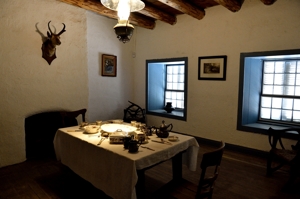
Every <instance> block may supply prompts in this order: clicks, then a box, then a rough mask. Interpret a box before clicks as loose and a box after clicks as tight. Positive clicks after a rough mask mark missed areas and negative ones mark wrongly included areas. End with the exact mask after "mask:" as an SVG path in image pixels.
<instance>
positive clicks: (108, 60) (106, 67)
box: [101, 54, 117, 77]
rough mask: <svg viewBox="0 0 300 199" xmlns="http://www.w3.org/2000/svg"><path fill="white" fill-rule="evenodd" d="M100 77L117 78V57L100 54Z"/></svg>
mask: <svg viewBox="0 0 300 199" xmlns="http://www.w3.org/2000/svg"><path fill="white" fill-rule="evenodd" d="M101 75H102V76H109V77H116V76H117V56H114V55H105V54H102V72H101Z"/></svg>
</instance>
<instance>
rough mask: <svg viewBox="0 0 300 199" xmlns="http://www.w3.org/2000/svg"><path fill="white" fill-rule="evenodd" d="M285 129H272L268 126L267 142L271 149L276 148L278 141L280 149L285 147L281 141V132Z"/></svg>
mask: <svg viewBox="0 0 300 199" xmlns="http://www.w3.org/2000/svg"><path fill="white" fill-rule="evenodd" d="M285 131H286V130H274V129H273V128H272V127H270V128H269V130H268V138H269V144H270V146H271V148H272V149H276V148H277V143H278V142H279V144H280V147H281V149H285V148H284V146H283V144H282V141H281V136H282V133H284V132H285Z"/></svg>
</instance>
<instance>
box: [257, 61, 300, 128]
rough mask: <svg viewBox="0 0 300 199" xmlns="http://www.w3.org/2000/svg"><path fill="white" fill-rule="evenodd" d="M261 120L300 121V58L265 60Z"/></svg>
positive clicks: (296, 122) (297, 122)
mask: <svg viewBox="0 0 300 199" xmlns="http://www.w3.org/2000/svg"><path fill="white" fill-rule="evenodd" d="M260 119H261V120H275V121H278V122H286V123H295V124H299V122H300V59H298V60H289V59H283V60H278V61H276V60H275V61H264V62H263V83H262V95H261V106H260Z"/></svg>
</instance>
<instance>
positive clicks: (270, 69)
mask: <svg viewBox="0 0 300 199" xmlns="http://www.w3.org/2000/svg"><path fill="white" fill-rule="evenodd" d="M299 70H300V69H299ZM264 72H265V73H274V62H273V61H266V62H265V63H264Z"/></svg>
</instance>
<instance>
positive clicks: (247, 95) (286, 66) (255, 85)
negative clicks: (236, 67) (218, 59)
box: [237, 49, 300, 138]
mask: <svg viewBox="0 0 300 199" xmlns="http://www.w3.org/2000/svg"><path fill="white" fill-rule="evenodd" d="M299 58H300V49H296V50H283V51H268V52H254V53H241V56H240V80H239V81H240V84H239V101H238V102H239V105H238V120H237V130H242V131H248V132H255V133H264V134H266V133H267V131H266V130H267V129H268V128H269V127H275V128H285V127H297V126H298V125H299V122H298V120H297V119H296V120H294V121H293V119H292V118H290V119H288V118H289V117H288V115H290V113H291V112H292V113H293V111H294V112H297V111H298V108H291V105H290V104H289V103H286V102H288V101H289V100H287V101H285V100H286V99H293V100H298V96H296V97H295V95H294V94H295V92H293V93H294V94H293V95H291V90H293V91H295V90H296V88H297V89H298V83H297V77H298V75H297V70H298V69H297V67H298V65H297V64H298V62H297V61H296V69H292V68H291V66H290V64H291V62H293V64H294V63H295V62H294V61H295V60H298V59H299ZM272 64H273V68H272V66H271V65H272ZM292 67H294V66H292ZM299 69H300V68H299ZM293 71H294V72H293ZM284 76H286V78H287V79H286V80H285V79H284V78H285V77H284ZM292 76H293V79H294V83H293V85H292V83H291V82H292V80H291V77H292ZM295 78H296V79H295ZM287 80H289V81H287ZM284 87H285V88H284ZM291 87H293V88H291ZM287 89H288V90H287ZM271 90H272V91H271ZM279 102H281V104H280V105H279ZM289 102H290V101H289ZM293 106H294V105H293ZM279 107H280V108H279ZM279 109H280V111H279ZM279 118H280V119H279ZM288 120H290V121H288ZM298 127H299V126H298ZM285 137H289V138H295V135H294V134H293V133H289V134H286V135H285Z"/></svg>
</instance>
